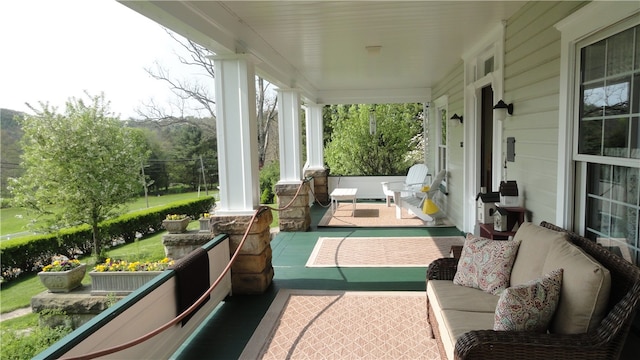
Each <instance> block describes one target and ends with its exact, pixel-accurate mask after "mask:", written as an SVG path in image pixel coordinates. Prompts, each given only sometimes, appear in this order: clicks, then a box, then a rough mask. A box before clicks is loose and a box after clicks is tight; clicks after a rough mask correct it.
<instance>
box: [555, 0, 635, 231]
mask: <svg viewBox="0 0 640 360" xmlns="http://www.w3.org/2000/svg"><path fill="white" fill-rule="evenodd" d="M638 14H640V3H638V2H616V3H615V5H612V3H609V2H606V1H602V2H601V1H594V2H591V3H589V4H587V5H585V6H584V7H582V8H581V9H579V10H578V11H576V12H574V13H573V14H571V15H569V16H568V17H566V18H565V19H563V20H562V21H560V22H558V23H557V24H556V25H555V27H556V29H558V30H559V31H560V33H561V37H560V96H559V109H558V110H559V111H558V116H559V119H558V124H559V128H558V171H557V182H556V191H557V196H556V220H555V223H556V224H557V225H559V226H562V227H564V228H568V229H572V228H574V225H576V226H577V228H578V229H577V230H578V231H580V232H581V233H584V214H579V212H581V211H584V206H579V205H580V204H578V206H576V205H574V200H578V201H580V200H579V199H574V194H575V191H576V187H580V186H581V185H580V184H576V183H575V181H576V178H577V177H576V171H579V172H585V171H586V170H585V169H574V167H575V166H574V165H575V163H574V158H573V154H574V142H575V139H576V137H575V136H576V135H575V130H576V129H575V128H576V114H577V111H578V109H577V107H578V105H579V104H577V103H576V101H575V99H576V95H577V94H578V93H579V84H578V81H577V80H578V79H577V77H576V71H575V70H576V66H577V64H576V62H577V61H578V59H579V56H578V54H579V51H580V48H578V45H579V43H580V42H581V41H583V40H585V39H586V38H589V37H591V36H593V35H594V34H596V33H598V32H600V31H602V30H604V29H606V28H608V27H610V26H612V25H615V24H618V23H620V22H622V21H624V20H625V19H627V18H632V17H634V16H636V17H637V16H638ZM580 189H581V188H580ZM576 211H577V212H578V213H576ZM574 216H575V218H577V219H583V220H581V221H582V223H581V224H580V223H578V224H574V219H575V218H574Z"/></svg>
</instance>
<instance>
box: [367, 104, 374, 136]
mask: <svg viewBox="0 0 640 360" xmlns="http://www.w3.org/2000/svg"><path fill="white" fill-rule="evenodd" d="M375 134H376V106H375V105H374V106H373V107H372V108H371V110H369V135H375Z"/></svg>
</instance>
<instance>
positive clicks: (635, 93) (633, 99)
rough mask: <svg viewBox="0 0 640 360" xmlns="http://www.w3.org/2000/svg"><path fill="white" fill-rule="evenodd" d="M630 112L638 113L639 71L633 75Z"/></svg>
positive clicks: (639, 101) (639, 104) (639, 107)
mask: <svg viewBox="0 0 640 360" xmlns="http://www.w3.org/2000/svg"><path fill="white" fill-rule="evenodd" d="M631 112H633V113H634V114H638V113H640V71H639V72H638V74H636V75H634V77H633V95H632V96H631Z"/></svg>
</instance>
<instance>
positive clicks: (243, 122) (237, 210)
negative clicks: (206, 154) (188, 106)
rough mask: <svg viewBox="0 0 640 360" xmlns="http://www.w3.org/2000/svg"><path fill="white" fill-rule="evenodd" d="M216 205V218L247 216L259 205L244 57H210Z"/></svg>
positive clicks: (251, 72)
mask: <svg viewBox="0 0 640 360" xmlns="http://www.w3.org/2000/svg"><path fill="white" fill-rule="evenodd" d="M212 59H213V62H214V66H215V69H216V78H215V91H216V125H217V135H218V172H219V177H220V203H219V205H218V209H217V210H216V214H217V215H251V214H253V212H254V209H256V208H257V207H258V205H259V203H260V186H259V175H258V145H257V139H258V135H257V134H258V130H257V123H256V87H255V86H256V85H255V69H254V64H253V61H252V59H251V58H250V57H249V56H246V55H231V56H215V57H212Z"/></svg>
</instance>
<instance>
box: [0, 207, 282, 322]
mask: <svg viewBox="0 0 640 360" xmlns="http://www.w3.org/2000/svg"><path fill="white" fill-rule="evenodd" d="M165 199H166V198H165ZM270 206H271V207H275V205H273V204H272V205H270ZM272 214H273V223H272V224H271V226H272V227H277V226H278V212H277V211H272ZM199 227H200V224H199V222H198V221H192V222H191V223H190V224H189V227H188V229H190V230H193V229H198V228H199ZM163 234H164V231H161V232H158V233H156V234H153V235H152V236H149V237H146V238H144V239H140V240H138V241H136V242H134V243H131V244H124V245H120V246H117V247H114V248H111V249H109V250H108V252H107V255H108V256H109V257H111V258H114V259H120V260H127V261H136V260H138V261H156V260H160V259H162V258H164V247H163V246H162V235H163ZM80 261H82V262H84V263H87V265H89V266H88V268H89V270H90V269H91V268H93V266H94V265H95V262H94V259H93V258H92V257H91V256H86V257H83V258H80ZM82 283H83V284H90V283H91V278H90V277H89V274H88V271H87V274H86V275H85V278H84V280H83V281H82ZM45 290H46V289H45V287H44V285H42V284H41V283H40V280H39V279H38V276H37V275H36V274H28V275H25V276H23V277H20V278H19V279H17V280H14V281H11V282H9V283H8V284H3V285H2V289H0V313H6V312H10V311H13V310H15V309H19V308H23V307H27V306H29V304H30V303H31V297H33V296H35V295H37V294H39V293H41V292H43V291H45Z"/></svg>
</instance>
